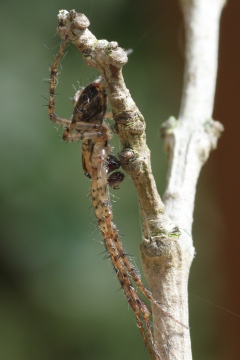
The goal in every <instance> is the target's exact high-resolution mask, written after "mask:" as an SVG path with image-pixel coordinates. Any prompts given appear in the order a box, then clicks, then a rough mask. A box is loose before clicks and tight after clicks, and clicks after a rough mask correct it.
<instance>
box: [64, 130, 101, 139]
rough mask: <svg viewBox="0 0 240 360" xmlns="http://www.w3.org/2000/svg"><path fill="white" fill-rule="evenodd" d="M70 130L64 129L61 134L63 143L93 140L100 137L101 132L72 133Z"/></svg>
mask: <svg viewBox="0 0 240 360" xmlns="http://www.w3.org/2000/svg"><path fill="white" fill-rule="evenodd" d="M71 131H72V130H71V129H66V130H65V131H64V133H63V140H65V141H69V142H72V141H80V140H87V139H93V138H95V137H96V136H100V135H101V132H78V133H72V132H71Z"/></svg>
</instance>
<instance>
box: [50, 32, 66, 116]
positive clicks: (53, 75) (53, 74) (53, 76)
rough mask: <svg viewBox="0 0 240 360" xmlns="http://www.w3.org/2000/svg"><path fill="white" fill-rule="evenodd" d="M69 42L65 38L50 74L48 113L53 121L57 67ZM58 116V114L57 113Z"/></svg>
mask: <svg viewBox="0 0 240 360" xmlns="http://www.w3.org/2000/svg"><path fill="white" fill-rule="evenodd" d="M66 43H67V39H65V40H64V41H63V42H62V45H61V47H60V49H59V52H58V55H57V57H56V60H55V61H54V64H53V66H52V67H51V74H50V98H49V104H48V114H49V116H50V119H51V120H52V121H53V119H52V115H53V113H54V109H55V99H54V98H55V89H56V86H57V67H58V63H59V61H60V59H61V57H62V55H63V51H64V48H65V46H66ZM55 116H56V115H55Z"/></svg>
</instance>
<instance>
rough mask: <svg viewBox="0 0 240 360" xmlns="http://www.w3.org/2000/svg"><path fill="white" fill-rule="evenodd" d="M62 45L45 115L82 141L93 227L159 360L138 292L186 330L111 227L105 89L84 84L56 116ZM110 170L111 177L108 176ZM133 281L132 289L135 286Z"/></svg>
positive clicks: (112, 164)
mask: <svg viewBox="0 0 240 360" xmlns="http://www.w3.org/2000/svg"><path fill="white" fill-rule="evenodd" d="M66 42H67V39H66V40H65V41H63V43H62V45H61V47H60V50H59V53H58V55H57V57H56V60H55V62H54V64H53V66H52V68H51V76H50V99H49V110H48V112H49V117H50V119H51V121H52V122H54V123H57V124H60V125H62V126H63V127H64V128H65V130H64V132H63V139H64V140H65V141H70V142H71V141H78V140H82V141H83V143H82V151H83V152H82V165H83V171H84V173H85V175H86V176H87V177H89V178H90V179H91V197H92V203H93V208H94V211H95V215H96V218H97V220H98V225H99V228H100V230H101V233H102V237H103V242H104V245H105V248H106V250H107V252H108V254H109V258H110V259H111V261H112V265H113V268H114V270H115V272H116V276H117V278H118V280H119V282H120V284H121V287H122V289H123V293H124V295H125V297H126V299H127V301H128V303H129V304H130V306H131V308H132V309H133V311H134V313H135V317H136V321H137V325H138V327H139V329H140V331H141V334H142V336H143V339H144V342H145V344H146V347H147V349H148V351H149V354H150V356H151V358H152V359H156V358H157V359H158V360H160V355H159V353H158V351H157V348H156V344H155V342H154V338H153V335H152V330H151V326H150V316H151V310H150V309H149V307H148V306H147V305H146V303H145V302H144V301H143V300H142V298H141V297H140V295H139V293H138V291H139V290H140V291H141V292H142V294H143V295H144V296H146V297H147V298H148V299H149V300H150V301H151V303H153V304H154V305H155V306H157V307H158V308H159V309H160V310H161V311H162V312H163V313H164V314H165V315H167V316H169V317H170V318H171V319H173V320H174V321H176V322H177V323H179V324H180V325H181V326H184V327H186V326H185V325H184V324H182V323H180V322H179V321H178V320H176V319H175V318H174V317H173V316H172V315H171V314H170V313H169V312H167V311H166V310H164V309H163V308H162V307H161V306H160V304H159V303H158V302H157V301H156V300H155V299H154V298H153V296H152V294H151V292H150V291H149V290H147V289H146V288H145V286H144V285H143V283H142V280H141V277H140V275H139V272H138V270H137V269H136V268H135V267H134V266H133V265H132V263H131V261H130V260H129V258H128V257H127V255H126V252H125V251H124V249H123V245H122V242H121V240H120V236H119V233H118V230H117V227H116V225H115V224H114V223H113V221H112V219H113V212H112V207H111V204H110V196H109V185H110V186H112V187H113V188H114V189H117V188H118V185H119V183H120V182H121V181H122V180H123V178H124V175H123V174H122V173H121V172H120V171H115V170H117V169H118V168H119V167H120V163H119V161H118V159H117V158H116V157H115V156H114V155H112V147H111V145H110V144H109V140H110V139H111V131H110V128H109V127H108V126H107V125H106V124H105V123H104V121H103V120H104V117H105V114H106V111H107V90H106V88H105V87H104V86H103V85H102V84H101V83H100V82H99V81H96V82H93V83H91V84H89V85H87V86H86V87H85V88H84V89H83V90H79V91H78V92H77V93H76V95H75V97H74V105H75V106H74V110H73V114H72V117H71V120H67V119H64V118H61V117H59V116H58V115H56V114H55V113H54V110H55V101H54V96H55V88H56V83H57V79H56V78H57V68H58V63H59V61H60V58H61V56H62V55H63V51H64V48H65V45H66ZM112 171H115V172H113V173H112V174H111V175H109V173H111V172H112ZM134 283H135V287H134V285H133V284H134Z"/></svg>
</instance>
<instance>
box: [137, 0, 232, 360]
mask: <svg viewBox="0 0 240 360" xmlns="http://www.w3.org/2000/svg"><path fill="white" fill-rule="evenodd" d="M224 3H225V1H223V0H182V1H180V5H181V9H182V12H183V16H184V22H185V31H186V50H185V57H186V63H185V74H184V86H183V95H182V102H181V108H180V113H179V119H178V121H177V120H175V119H174V118H170V119H169V120H168V121H167V122H166V123H165V124H164V125H163V128H162V133H163V136H164V138H165V148H166V150H167V154H168V158H169V171H168V184H167V189H166V192H165V195H164V203H165V206H166V208H165V212H166V215H168V216H169V217H170V218H171V220H172V221H173V222H174V223H175V224H176V226H177V227H178V228H179V229H180V230H181V235H180V237H179V239H178V242H177V243H176V247H177V249H178V254H177V251H176V252H175V255H176V257H175V258H174V259H175V262H174V263H172V268H171V271H168V270H167V269H165V268H164V266H162V263H161V257H158V256H157V254H156V257H154V256H152V253H153V250H152V248H151V249H150V250H149V246H144V244H143V245H142V252H143V255H142V258H143V263H144V264H145V272H146V273H147V278H148V282H149V285H150V289H151V290H152V292H153V296H154V297H155V298H157V299H161V302H163V303H167V304H168V308H169V311H170V312H171V313H173V314H174V315H175V316H177V313H178V311H180V313H181V312H183V315H182V318H181V314H179V316H180V318H181V320H182V321H183V322H184V323H186V321H187V317H188V315H187V311H188V310H187V309H188V294H187V281H188V273H189V269H190V265H191V262H192V259H193V256H194V248H193V241H192V235H191V230H192V221H193V210H194V201H195V192H196V184H197V179H198V176H199V173H200V170H201V168H202V166H203V164H204V163H205V162H206V160H207V158H208V156H209V153H210V151H211V150H212V149H215V148H216V145H217V140H218V137H219V136H220V134H221V132H222V131H223V126H222V125H221V124H220V123H219V122H218V121H214V120H212V119H211V115H212V112H213V102H214V96H215V87H216V74H217V59H218V36H219V20H220V14H221V11H222V8H223V5H224ZM149 253H151V256H149V255H148V254H149ZM157 266H158V273H156V270H155V268H156V267H157ZM154 289H155V291H154ZM177 308H178V309H177ZM179 316H178V318H179ZM153 318H154V325H155V326H156V328H157V329H163V330H164V329H165V331H164V332H162V331H161V332H160V331H155V341H157V343H158V344H159V346H160V348H162V349H163V348H164V347H165V350H166V351H165V353H164V352H161V354H162V359H176V360H177V359H178V360H179V359H184V360H185V359H187V360H190V359H191V358H192V356H191V347H190V339H189V338H188V336H187V334H186V333H185V334H182V336H181V337H176V336H172V324H171V323H170V320H169V319H167V318H165V326H163V324H162V319H160V317H159V312H158V311H157V310H156V309H155V308H154V307H153ZM166 328H168V330H166Z"/></svg>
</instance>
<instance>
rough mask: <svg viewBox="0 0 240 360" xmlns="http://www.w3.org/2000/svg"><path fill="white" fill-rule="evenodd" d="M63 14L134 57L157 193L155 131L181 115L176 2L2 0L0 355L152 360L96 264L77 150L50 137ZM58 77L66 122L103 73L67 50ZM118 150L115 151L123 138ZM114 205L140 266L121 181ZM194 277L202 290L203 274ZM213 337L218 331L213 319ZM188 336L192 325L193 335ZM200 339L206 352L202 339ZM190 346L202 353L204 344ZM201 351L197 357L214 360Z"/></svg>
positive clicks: (107, 269)
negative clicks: (53, 71)
mask: <svg viewBox="0 0 240 360" xmlns="http://www.w3.org/2000/svg"><path fill="white" fill-rule="evenodd" d="M62 8H64V9H67V10H71V9H72V8H74V9H75V10H76V11H78V12H83V13H85V14H86V15H87V16H89V17H90V21H91V27H90V29H91V31H93V32H94V34H95V35H96V36H97V37H98V38H107V39H108V40H115V41H118V43H119V45H120V46H122V47H124V48H129V47H131V48H133V49H134V52H133V54H132V55H131V56H130V59H129V63H128V64H127V65H126V66H125V68H124V76H125V80H126V83H127V86H128V88H129V89H130V91H131V93H132V94H133V97H134V99H135V101H136V102H137V104H138V105H139V107H140V109H141V111H142V113H143V114H144V115H145V117H146V121H147V137H148V143H149V147H150V148H151V151H152V159H153V170H154V174H155V175H156V179H157V185H158V188H159V190H160V191H161V192H163V190H164V185H165V183H166V169H167V162H166V158H165V155H164V152H163V149H162V142H161V140H160V138H159V133H158V129H159V127H160V124H161V122H162V121H164V120H165V119H166V118H167V117H168V116H170V115H175V116H176V115H177V112H178V108H179V102H180V93H181V79H182V68H183V58H182V51H183V50H182V46H183V45H182V41H183V40H182V37H183V36H182V32H183V29H182V25H181V22H180V17H179V10H178V7H177V4H174V5H171V6H170V8H168V7H166V6H165V5H164V2H160V3H159V2H158V1H153V2H148V1H145V0H139V1H138V2H136V1H132V0H130V1H129V0H128V1H127V0H114V1H110V0H102V1H97V0H93V1H92V0H82V1H60V0H58V1H49V0H48V1H47V0H42V1H39V2H34V1H30V0H28V1H27V0H25V1H16V0H12V1H4V0H2V1H1V2H0V11H1V15H2V16H1V22H0V27H1V34H2V39H1V56H0V84H1V87H0V92H1V96H0V99H1V110H0V114H1V132H0V137H1V152H0V163H1V175H0V196H1V228H0V231H1V255H0V256H1V258H0V259H1V264H0V270H1V277H0V279H1V296H0V313H1V322H0V332H1V336H0V358H1V359H2V360H28V359H29V360H32V359H34V360H42V359H44V360H53V359H56V360H80V359H81V360H83V359H84V360H85V359H86V360H103V359H104V360H107V359H109V360H110V359H114V360H118V359H119V360H120V359H139V360H141V359H142V360H143V359H147V358H148V354H147V351H146V349H145V348H144V344H143V341H142V339H141V336H140V333H139V330H138V329H137V326H136V324H135V319H134V316H133V314H132V312H131V310H130V309H128V305H127V303H126V300H125V298H124V297H123V295H122V293H121V290H120V291H118V290H119V287H120V286H119V284H118V282H117V279H116V278H115V275H114V272H113V271H112V267H111V264H110V263H109V261H108V260H103V258H104V254H102V252H103V251H104V248H103V245H102V244H101V237H100V234H99V231H98V229H97V225H96V221H95V219H94V216H93V211H92V209H91V205H90V204H91V203H90V201H89V199H88V197H87V195H88V193H89V188H90V184H89V180H88V179H87V178H85V177H84V175H83V172H82V169H81V153H80V151H81V146H80V144H65V143H63V142H62V141H61V133H62V129H59V131H57V130H56V129H55V127H54V126H53V125H52V124H51V123H50V121H49V119H48V116H47V107H45V106H46V105H47V101H48V100H47V98H48V84H47V83H45V82H42V80H44V79H46V80H47V79H48V78H49V67H50V66H51V64H52V62H53V60H54V55H55V54H56V53H57V51H58V48H59V43H60V39H59V37H58V35H57V34H56V17H57V14H58V11H59V10H60V9H62ZM175 20H176V21H175ZM60 70H61V74H60V75H59V85H58V88H57V93H58V96H57V99H56V113H57V114H58V115H60V116H63V117H67V118H69V117H70V116H71V111H72V104H71V101H70V98H71V97H72V96H73V94H74V87H75V88H77V87H78V86H79V84H80V85H86V84H88V83H89V82H91V81H92V80H93V79H94V78H95V77H96V76H97V75H98V74H97V72H96V70H94V69H89V68H88V67H87V66H86V65H85V63H84V61H83V60H82V56H81V54H80V52H78V51H77V49H76V48H74V47H73V46H72V45H71V44H69V45H68V47H67V54H66V57H65V58H64V59H63V60H62V62H61V69H60ZM45 98H46V99H45ZM114 144H115V152H117V151H119V150H120V149H121V145H120V143H119V141H118V140H114ZM202 191H203V199H204V196H205V197H207V194H205V193H204V190H202ZM204 194H205V195H204ZM112 202H113V208H114V214H115V222H116V223H117V226H118V228H119V229H120V233H121V234H122V235H123V242H124V246H125V247H126V250H127V252H128V253H130V254H132V255H133V257H136V260H135V261H136V263H137V265H138V267H141V264H140V260H139V251H138V246H139V243H140V241H141V226H140V223H141V221H140V215H139V210H138V203H137V199H136V194H135V190H134V188H133V186H132V184H131V181H130V179H129V178H128V177H126V180H125V182H124V183H123V184H122V185H121V190H119V191H117V192H114V193H113V196H112ZM200 203H201V200H200V199H199V206H201V204H200ZM209 206H214V205H212V204H210V205H209ZM199 213H200V211H199ZM199 217H200V218H201V214H199ZM213 220H214V219H213ZM201 225H202V224H201ZM197 234H198V232H197V229H196V237H198V236H200V235H197ZM208 236H210V235H208ZM206 258H208V254H206ZM203 276H204V275H203ZM198 279H199V281H203V278H202V277H201V275H198ZM205 286H206V289H208V284H205ZM193 304H194V301H193ZM193 307H194V305H193ZM206 311H209V310H206ZM193 312H194V309H193ZM210 312H211V310H210ZM208 315H209V312H208ZM203 317H204V315H203V316H202V317H201V319H203ZM192 318H193V319H195V318H196V316H195V315H192ZM206 321H207V320H206ZM208 321H209V318H208ZM202 326H203V327H204V326H205V324H204V323H203V324H202ZM196 328H197V326H196ZM208 328H209V329H213V325H211V321H210V324H209V322H208ZM200 330H201V329H200ZM194 331H197V330H195V329H194V326H193V338H194ZM200 333H201V331H200ZM198 336H199V332H196V335H195V337H196V338H197V337H198ZM202 336H203V334H202ZM200 339H201V341H202V342H201V344H202V343H203V342H204V341H205V340H204V339H203V338H202V337H201V338H200ZM194 344H195V343H194ZM194 346H196V353H197V349H198V346H199V347H201V345H197V343H196V345H194ZM199 351H200V350H199ZM201 351H202V352H201ZM201 351H200V352H199V359H200V358H201V356H202V358H203V356H204V359H212V360H213V359H217V358H218V357H217V356H216V353H214V352H211V353H210V356H209V357H207V354H209V352H207V351H206V352H204V350H203V349H202V350H201ZM197 356H198V355H197V354H196V356H195V359H198V357H197ZM214 356H216V357H214Z"/></svg>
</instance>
